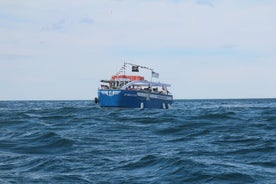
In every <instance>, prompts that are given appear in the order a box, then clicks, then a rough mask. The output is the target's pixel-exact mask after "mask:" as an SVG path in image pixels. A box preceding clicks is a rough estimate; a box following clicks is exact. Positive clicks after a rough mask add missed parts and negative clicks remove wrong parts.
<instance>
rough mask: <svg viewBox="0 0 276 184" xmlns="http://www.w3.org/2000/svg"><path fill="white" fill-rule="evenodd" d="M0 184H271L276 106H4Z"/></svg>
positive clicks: (264, 102) (0, 111)
mask: <svg viewBox="0 0 276 184" xmlns="http://www.w3.org/2000/svg"><path fill="white" fill-rule="evenodd" d="M0 183H4V184H5V183H158V184H159V183H219V184H221V183H271V184H272V183H276V99H248V100H246V99H244V100H176V101H174V104H173V106H172V108H171V109H169V110H159V109H144V110H141V109H121V108H99V107H98V106H97V105H95V104H94V103H93V101H11V102H9V101H2V102H0Z"/></svg>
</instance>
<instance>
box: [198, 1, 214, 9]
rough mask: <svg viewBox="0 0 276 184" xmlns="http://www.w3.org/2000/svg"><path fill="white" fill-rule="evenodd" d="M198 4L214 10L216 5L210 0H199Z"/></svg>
mask: <svg viewBox="0 0 276 184" xmlns="http://www.w3.org/2000/svg"><path fill="white" fill-rule="evenodd" d="M196 3H197V4H199V5H205V6H209V7H212V8H214V4H213V3H212V2H211V1H210V0H197V1H196Z"/></svg>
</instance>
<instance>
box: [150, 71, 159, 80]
mask: <svg viewBox="0 0 276 184" xmlns="http://www.w3.org/2000/svg"><path fill="white" fill-rule="evenodd" d="M151 76H152V77H154V78H159V73H156V72H154V71H152V72H151Z"/></svg>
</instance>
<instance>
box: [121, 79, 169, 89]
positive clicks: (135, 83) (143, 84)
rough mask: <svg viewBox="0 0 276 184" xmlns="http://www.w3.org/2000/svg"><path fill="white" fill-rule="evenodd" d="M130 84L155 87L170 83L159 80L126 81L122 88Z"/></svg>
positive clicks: (166, 85) (167, 85)
mask: <svg viewBox="0 0 276 184" xmlns="http://www.w3.org/2000/svg"><path fill="white" fill-rule="evenodd" d="M130 86H155V87H158V86H160V87H163V86H164V87H170V86H171V85H170V84H165V83H161V82H150V81H146V80H144V81H132V82H129V83H127V84H126V85H124V86H123V87H122V89H126V88H128V87H130Z"/></svg>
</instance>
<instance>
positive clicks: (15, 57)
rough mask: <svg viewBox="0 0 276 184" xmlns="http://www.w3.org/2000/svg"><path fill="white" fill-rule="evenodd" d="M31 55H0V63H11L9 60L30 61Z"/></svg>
mask: <svg viewBox="0 0 276 184" xmlns="http://www.w3.org/2000/svg"><path fill="white" fill-rule="evenodd" d="M31 57H32V56H31V55H23V54H0V62H1V61H11V60H24V59H30V58H31Z"/></svg>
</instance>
